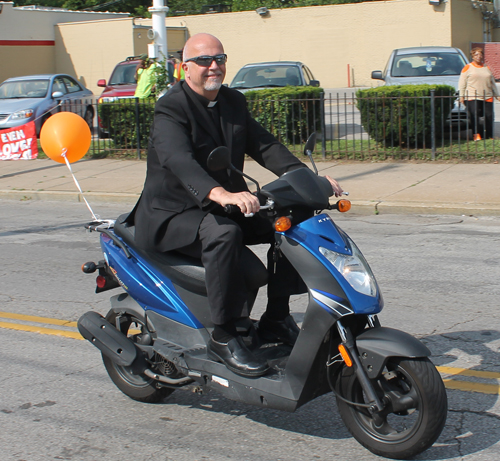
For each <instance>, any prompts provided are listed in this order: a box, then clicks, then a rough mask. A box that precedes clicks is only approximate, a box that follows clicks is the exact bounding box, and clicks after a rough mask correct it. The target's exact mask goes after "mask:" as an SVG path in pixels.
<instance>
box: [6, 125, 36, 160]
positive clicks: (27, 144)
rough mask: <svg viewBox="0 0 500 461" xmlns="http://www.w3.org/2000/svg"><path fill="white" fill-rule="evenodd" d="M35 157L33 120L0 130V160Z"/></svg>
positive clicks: (31, 158) (30, 158)
mask: <svg viewBox="0 0 500 461" xmlns="http://www.w3.org/2000/svg"><path fill="white" fill-rule="evenodd" d="M37 157H38V146H37V142H36V130H35V122H29V123H26V124H25V125H21V126H16V127H14V128H8V129H6V130H0V160H33V159H35V158H37Z"/></svg>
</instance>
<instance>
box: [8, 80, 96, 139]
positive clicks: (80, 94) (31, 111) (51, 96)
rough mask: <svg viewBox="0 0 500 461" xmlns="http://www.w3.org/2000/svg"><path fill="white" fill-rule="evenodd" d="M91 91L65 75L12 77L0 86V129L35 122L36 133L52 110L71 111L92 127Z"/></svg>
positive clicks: (54, 111) (53, 111)
mask: <svg viewBox="0 0 500 461" xmlns="http://www.w3.org/2000/svg"><path fill="white" fill-rule="evenodd" d="M92 96H93V93H92V91H90V90H88V89H87V88H85V87H84V86H82V85H81V84H80V83H78V82H77V81H76V80H75V79H74V78H73V77H71V76H70V75H66V74H46V75H27V76H24V77H13V78H9V79H7V80H5V81H4V82H3V83H2V84H1V85H0V130H2V129H5V128H13V127H16V126H20V125H24V124H25V123H28V122H30V121H32V120H33V121H34V122H35V127H36V133H37V134H39V133H40V129H41V128H42V125H43V124H44V123H45V121H46V120H47V119H48V118H49V117H50V116H51V115H52V114H54V113H56V112H60V111H71V112H75V113H77V114H78V115H80V116H82V117H83V118H84V119H85V121H86V122H87V123H88V125H89V127H90V128H92V123H93V118H94V109H93V106H92V99H91V98H92Z"/></svg>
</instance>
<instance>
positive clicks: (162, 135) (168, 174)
mask: <svg viewBox="0 0 500 461" xmlns="http://www.w3.org/2000/svg"><path fill="white" fill-rule="evenodd" d="M217 104H218V105H219V106H218V110H219V114H220V122H221V127H222V135H223V138H221V133H220V130H218V129H217V127H216V126H215V124H214V121H213V119H212V118H211V116H210V114H209V113H208V111H207V109H206V107H205V106H204V105H203V102H202V101H201V100H200V98H199V97H197V96H196V94H195V93H193V91H192V90H191V89H190V88H189V87H188V85H187V83H185V82H184V81H182V82H180V83H178V84H176V85H174V87H173V88H172V89H171V90H170V91H169V92H168V93H167V94H166V95H165V96H163V97H162V98H160V99H159V100H158V101H157V103H156V106H155V114H154V127H153V129H152V138H150V140H149V146H148V159H147V175H146V181H145V184H144V190H143V193H142V196H141V198H140V199H139V202H138V204H137V205H136V208H135V213H134V212H133V213H132V214H133V215H134V214H135V216H134V221H135V226H136V234H135V235H136V237H135V238H136V242H137V244H138V245H139V246H140V247H142V248H144V249H147V250H156V251H169V250H172V249H176V248H181V247H183V246H186V245H189V244H190V243H192V242H193V241H194V240H195V239H196V237H197V233H198V227H199V224H200V222H201V220H202V219H203V218H204V217H205V215H206V214H207V213H209V212H210V203H211V202H210V201H209V200H208V199H206V197H207V195H208V193H209V192H210V190H212V189H213V188H214V187H216V186H222V187H224V188H226V189H227V190H229V191H231V192H241V191H244V190H248V188H247V186H246V182H245V181H244V179H243V178H242V177H241V176H240V175H238V174H235V173H232V174H229V172H228V171H222V172H215V173H214V172H209V171H208V170H207V167H206V162H207V158H208V155H209V154H210V152H211V151H212V150H213V149H215V148H216V147H218V146H221V145H226V146H227V147H228V148H229V150H230V152H231V158H232V163H233V165H234V166H235V167H236V168H237V169H239V170H240V171H242V170H243V163H244V158H245V154H247V155H249V156H250V157H251V158H253V159H254V160H256V161H257V162H258V163H259V164H261V165H262V166H264V167H265V168H267V169H269V170H271V171H272V172H273V173H275V174H276V175H278V176H281V175H282V174H283V173H285V172H287V171H289V170H292V169H295V168H301V167H305V165H304V164H303V163H302V162H300V161H299V160H298V159H297V158H296V157H295V156H293V155H292V154H291V153H290V151H289V150H288V149H286V148H285V147H284V146H283V145H282V144H280V143H279V142H278V141H277V139H276V138H275V137H274V136H273V135H271V134H270V133H269V132H267V131H266V130H265V129H264V128H263V127H262V126H260V125H259V124H258V123H257V122H256V121H255V120H254V119H252V118H251V116H250V113H249V111H248V109H247V106H246V99H245V97H244V96H243V94H241V93H240V92H239V91H236V90H232V89H229V88H227V87H224V86H223V87H221V89H220V91H219V94H218V97H217Z"/></svg>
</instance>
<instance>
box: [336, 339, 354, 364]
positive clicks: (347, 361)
mask: <svg viewBox="0 0 500 461" xmlns="http://www.w3.org/2000/svg"><path fill="white" fill-rule="evenodd" d="M339 352H340V355H341V356H342V358H343V359H344V362H345V364H346V365H347V366H348V367H352V360H351V357H350V356H349V352H347V349H346V348H345V346H344V345H343V344H339Z"/></svg>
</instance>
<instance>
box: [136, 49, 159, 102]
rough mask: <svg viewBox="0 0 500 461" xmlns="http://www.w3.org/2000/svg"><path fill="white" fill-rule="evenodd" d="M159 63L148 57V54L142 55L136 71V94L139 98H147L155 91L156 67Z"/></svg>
mask: <svg viewBox="0 0 500 461" xmlns="http://www.w3.org/2000/svg"><path fill="white" fill-rule="evenodd" d="M156 66H158V63H156V62H155V61H153V60H152V59H149V58H148V55H147V54H143V55H141V62H140V63H139V64H138V66H137V69H136V71H135V79H136V80H137V88H136V89H135V94H134V96H135V97H136V98H139V99H145V98H148V97H149V96H151V93H153V92H154V89H155V88H154V86H155V83H156V76H155V67H156Z"/></svg>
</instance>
